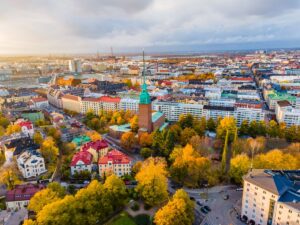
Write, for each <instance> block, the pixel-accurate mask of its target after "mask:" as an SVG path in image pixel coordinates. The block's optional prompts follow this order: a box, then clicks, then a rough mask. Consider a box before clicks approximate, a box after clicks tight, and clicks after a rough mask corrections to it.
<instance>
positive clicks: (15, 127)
mask: <svg viewBox="0 0 300 225" xmlns="http://www.w3.org/2000/svg"><path fill="white" fill-rule="evenodd" d="M20 132H21V127H20V125H19V124H10V125H8V127H7V128H6V133H5V134H6V135H11V134H16V133H20Z"/></svg>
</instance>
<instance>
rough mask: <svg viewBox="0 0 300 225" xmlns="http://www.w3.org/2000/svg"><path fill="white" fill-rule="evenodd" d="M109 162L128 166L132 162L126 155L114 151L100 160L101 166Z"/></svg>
mask: <svg viewBox="0 0 300 225" xmlns="http://www.w3.org/2000/svg"><path fill="white" fill-rule="evenodd" d="M109 161H111V162H112V164H128V163H130V162H131V159H130V158H129V157H128V156H127V155H125V154H124V153H122V152H120V151H118V150H116V149H114V150H112V151H110V152H108V153H107V154H106V155H105V156H103V157H102V158H100V159H99V164H107V163H108V162H109Z"/></svg>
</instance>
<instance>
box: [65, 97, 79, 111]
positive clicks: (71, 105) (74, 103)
mask: <svg viewBox="0 0 300 225" xmlns="http://www.w3.org/2000/svg"><path fill="white" fill-rule="evenodd" d="M61 100H62V107H63V109H65V110H69V111H73V112H77V113H80V112H81V108H80V104H81V97H79V96H75V95H70V94H66V95H64V96H62V98H61Z"/></svg>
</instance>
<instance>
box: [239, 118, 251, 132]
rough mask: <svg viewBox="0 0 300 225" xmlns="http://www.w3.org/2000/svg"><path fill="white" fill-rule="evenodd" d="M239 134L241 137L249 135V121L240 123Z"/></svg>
mask: <svg viewBox="0 0 300 225" xmlns="http://www.w3.org/2000/svg"><path fill="white" fill-rule="evenodd" d="M239 134H240V135H242V136H243V135H248V134H249V121H248V120H243V122H242V123H241V126H240V129H239Z"/></svg>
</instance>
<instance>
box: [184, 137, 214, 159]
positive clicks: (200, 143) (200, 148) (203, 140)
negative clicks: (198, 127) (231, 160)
mask: <svg viewBox="0 0 300 225" xmlns="http://www.w3.org/2000/svg"><path fill="white" fill-rule="evenodd" d="M209 142H210V141H209V138H207V137H200V136H199V135H196V136H193V137H191V139H190V142H189V143H190V144H191V145H192V147H193V148H194V149H195V150H196V151H197V152H198V153H199V154H200V155H201V156H207V155H209V153H210V150H209V148H210V147H209Z"/></svg>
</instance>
